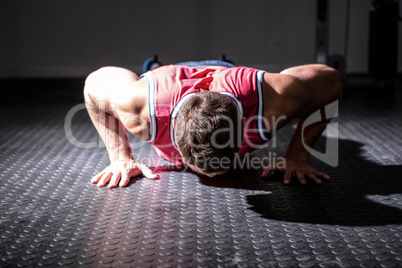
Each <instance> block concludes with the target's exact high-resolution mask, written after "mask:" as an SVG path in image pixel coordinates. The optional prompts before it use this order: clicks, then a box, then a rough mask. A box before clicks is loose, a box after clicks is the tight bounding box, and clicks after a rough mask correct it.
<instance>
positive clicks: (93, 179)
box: [91, 171, 105, 183]
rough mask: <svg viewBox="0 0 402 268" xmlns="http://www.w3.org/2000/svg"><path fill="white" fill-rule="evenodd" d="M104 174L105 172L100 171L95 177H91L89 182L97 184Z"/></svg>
mask: <svg viewBox="0 0 402 268" xmlns="http://www.w3.org/2000/svg"><path fill="white" fill-rule="evenodd" d="M104 173H105V171H102V172H99V173H98V174H96V175H95V176H93V177H92V179H91V182H92V183H97V182H98V181H99V180H100V178H101V177H102V175H103V174H104Z"/></svg>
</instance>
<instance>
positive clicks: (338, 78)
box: [332, 69, 345, 100]
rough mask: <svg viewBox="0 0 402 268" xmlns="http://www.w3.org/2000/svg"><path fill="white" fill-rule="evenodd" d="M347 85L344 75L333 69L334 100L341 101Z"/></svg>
mask: <svg viewBox="0 0 402 268" xmlns="http://www.w3.org/2000/svg"><path fill="white" fill-rule="evenodd" d="M344 84H345V79H344V77H343V76H342V74H341V73H340V72H339V71H337V70H335V69H332V94H333V98H334V100H341V99H342V96H343V88H344Z"/></svg>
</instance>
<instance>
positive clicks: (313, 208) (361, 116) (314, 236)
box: [0, 104, 402, 267]
mask: <svg viewBox="0 0 402 268" xmlns="http://www.w3.org/2000/svg"><path fill="white" fill-rule="evenodd" d="M71 108H72V105H71V104H60V105H50V104H45V105H37V106H36V105H28V106H26V105H24V106H8V107H2V108H0V110H1V113H2V114H3V115H4V114H7V116H5V117H3V118H2V119H1V121H0V159H1V162H0V171H1V173H0V195H1V198H0V267H32V266H48V267H57V266H60V267H78V266H82V267H401V266H402V210H401V209H402V178H401V177H402V176H401V175H402V168H401V165H402V158H401V152H402V144H401V143H402V142H401V138H400V137H401V134H400V133H401V132H402V122H401V121H402V116H401V115H402V111H401V110H398V109H383V108H381V107H379V108H370V109H369V110H365V109H362V110H353V109H349V108H348V107H347V106H346V107H341V115H340V118H339V123H340V126H339V130H340V165H339V166H338V167H337V168H331V167H328V166H326V165H324V164H323V163H321V162H320V161H318V160H315V159H311V163H312V164H313V165H314V166H316V167H317V168H318V169H322V170H324V171H326V172H328V173H329V174H330V176H331V178H332V179H331V181H330V182H327V183H324V184H323V185H313V184H311V183H310V184H309V185H307V186H301V185H299V184H298V183H296V182H294V183H292V184H291V185H289V186H286V185H283V184H282V183H281V180H280V177H276V176H273V177H271V178H263V179H261V178H260V177H259V176H258V172H257V171H253V170H236V171H233V172H231V173H230V174H228V175H225V176H221V177H216V178H206V177H200V176H197V175H196V174H193V173H190V172H183V171H182V170H179V169H176V168H175V167H173V166H169V165H168V163H167V162H164V161H163V160H160V159H158V157H157V156H156V154H155V152H154V151H153V149H152V148H151V147H149V146H148V145H142V146H140V147H139V148H136V149H134V151H135V154H136V156H138V157H137V158H138V159H147V161H148V163H147V164H151V166H154V168H156V169H158V170H159V171H160V175H161V178H160V180H157V181H152V180H147V179H144V178H135V179H132V180H131V182H130V185H129V186H128V187H126V188H116V189H107V188H97V187H96V185H93V184H91V183H90V182H89V179H90V178H91V177H92V176H93V175H94V174H95V173H96V172H99V171H100V170H101V169H102V168H103V167H105V166H106V165H107V164H108V158H107V154H106V151H105V148H104V147H102V146H98V147H96V148H92V149H82V148H78V147H76V146H74V145H73V144H71V143H70V142H69V141H68V139H67V138H66V134H65V129H64V123H65V118H66V115H67V114H68V112H69V111H70V109H71ZM72 122H73V124H72V128H73V129H72V133H73V135H74V138H75V139H76V140H78V141H80V142H87V143H89V142H98V138H97V134H96V131H95V129H94V128H93V126H92V125H91V123H90V121H89V118H88V116H87V114H86V112H85V111H82V110H81V111H79V112H78V113H77V114H76V116H75V117H73V120H72ZM291 133H292V129H291V128H287V129H284V131H282V132H281V133H280V134H279V135H280V138H279V139H278V147H277V148H275V149H276V150H277V151H278V154H280V153H281V152H283V150H284V148H286V142H287V140H288V139H289V137H290V135H291ZM130 139H131V141H132V143H133V144H136V140H135V139H134V138H133V137H130ZM324 142H325V138H323V139H322V140H320V142H319V144H318V147H319V146H320V144H321V145H322V144H324ZM268 150H269V148H267V149H263V150H260V151H258V152H255V155H256V156H261V155H264V153H267V151H268ZM158 166H159V167H158Z"/></svg>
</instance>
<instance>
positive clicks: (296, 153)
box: [286, 119, 328, 160]
mask: <svg viewBox="0 0 402 268" xmlns="http://www.w3.org/2000/svg"><path fill="white" fill-rule="evenodd" d="M304 120H305V119H299V121H298V124H297V127H296V130H295V133H294V134H293V137H292V139H291V141H290V144H289V147H288V150H287V152H286V157H289V158H297V159H300V160H307V158H308V156H309V152H308V151H307V149H306V146H305V145H307V146H308V147H313V146H314V144H315V143H316V141H317V140H318V138H319V137H320V136H321V135H322V133H323V132H324V130H325V129H326V127H327V125H328V121H320V122H318V123H316V124H312V125H309V126H308V127H306V128H304V129H303V123H304ZM302 131H304V135H302ZM303 138H304V139H303Z"/></svg>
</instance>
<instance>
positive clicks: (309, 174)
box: [261, 158, 329, 184]
mask: <svg viewBox="0 0 402 268" xmlns="http://www.w3.org/2000/svg"><path fill="white" fill-rule="evenodd" d="M283 161H284V162H283ZM283 161H281V162H273V163H270V164H269V165H268V166H266V167H264V168H263V171H262V175H261V176H262V177H265V176H267V175H268V174H269V173H270V172H271V171H274V170H279V171H282V172H284V173H285V174H284V176H283V183H285V184H289V183H290V181H291V180H292V177H297V178H298V180H299V182H300V183H301V184H307V179H310V180H313V181H314V182H315V183H317V184H321V183H322V180H321V179H320V178H322V179H326V180H329V176H328V174H326V173H324V172H321V171H318V170H316V169H315V168H313V167H312V166H310V165H309V164H307V163H306V161H304V160H298V159H292V158H286V159H284V160H283Z"/></svg>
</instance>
